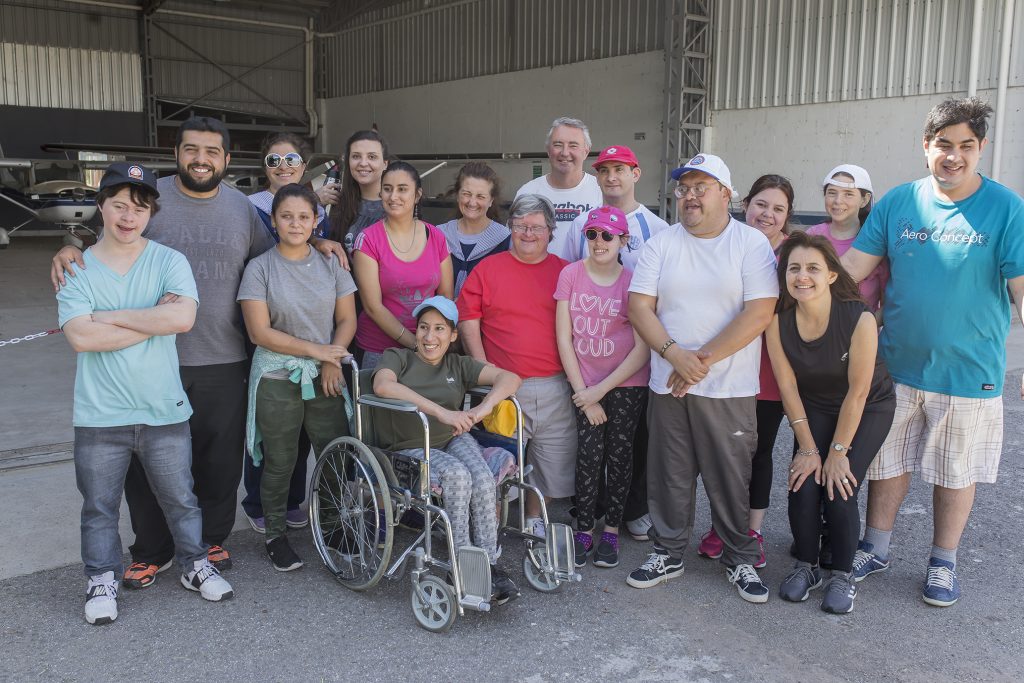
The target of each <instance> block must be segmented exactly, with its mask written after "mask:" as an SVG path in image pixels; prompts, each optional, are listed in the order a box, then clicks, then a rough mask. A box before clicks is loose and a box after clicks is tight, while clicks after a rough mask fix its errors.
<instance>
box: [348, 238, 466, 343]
mask: <svg viewBox="0 0 1024 683" xmlns="http://www.w3.org/2000/svg"><path fill="white" fill-rule="evenodd" d="M424 225H425V226H426V228H427V245H426V246H425V247H424V248H423V253H421V254H420V256H419V258H418V259H416V260H415V261H403V260H401V259H399V258H398V257H397V256H395V253H394V252H393V251H392V250H391V245H390V244H389V243H388V235H387V232H386V231H385V230H384V223H383V222H381V221H378V222H376V223H374V224H373V225H371V226H370V227H368V228H366V230H364V231H363V232H361V233H359V236H358V237H356V242H355V246H354V247H353V248H354V250H355V251H361V252H363V253H364V254H366V255H367V256H369V257H370V258H372V259H373V260H374V261H376V262H377V267H378V269H379V278H380V292H381V297H382V300H383V303H384V308H386V309H388V310H389V311H390V312H391V315H393V316H395V318H397V319H398V321H399V322H400V323H402V324H403V325H405V328H406V329H407V330H409V331H410V332H412V333H413V334H415V332H416V319H415V318H413V315H412V311H413V309H414V308H416V306H418V305H419V304H420V303H421V302H422V301H423V300H424V299H427V298H430V297H432V296H434V295H435V294H437V286H438V285H439V284H440V283H441V264H442V263H443V262H444V260H445V259H446V258H448V242H447V241H446V240H445V238H444V233H442V232H441V231H440V230H438V229H437V228H435V227H434V226H433V225H430V224H429V223H424ZM356 343H358V344H359V348H361V349H363V350H364V351H372V352H375V353H382V352H383V351H384V349H390V348H394V347H397V346H398V345H399V344H398V342H396V341H395V340H394V339H393V338H392V337H390V336H388V335H387V334H386V333H385V332H384V331H383V330H382V329H380V328H379V327H378V326H377V323H375V322H373V319H372V318H371V317H370V316H369V315H368V314H367V313H366V311H363V312H362V313H360V314H359V321H358V327H357V328H356Z"/></svg>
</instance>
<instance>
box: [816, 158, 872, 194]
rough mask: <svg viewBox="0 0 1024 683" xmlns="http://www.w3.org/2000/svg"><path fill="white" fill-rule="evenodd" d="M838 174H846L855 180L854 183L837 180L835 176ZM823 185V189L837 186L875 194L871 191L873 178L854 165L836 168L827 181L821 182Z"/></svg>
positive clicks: (826, 178)
mask: <svg viewBox="0 0 1024 683" xmlns="http://www.w3.org/2000/svg"><path fill="white" fill-rule="evenodd" d="M837 173H845V174H846V175H848V176H850V177H851V178H853V182H852V183H851V182H850V181H848V180H836V179H835V178H834V177H833V176H835V174H837ZM821 184H822V187H828V186H829V185H835V186H836V187H845V188H848V189H851V190H866V191H867V192H870V193H871V194H874V193H875V191H874V190H872V189H871V176H869V175H868V172H867V171H865V170H864V169H863V168H861V167H860V166H854V165H853V164H840V165H839V166H836V167H835V168H833V169H832V170H831V171H829V172H828V175H826V176H825V179H824V180H822V181H821Z"/></svg>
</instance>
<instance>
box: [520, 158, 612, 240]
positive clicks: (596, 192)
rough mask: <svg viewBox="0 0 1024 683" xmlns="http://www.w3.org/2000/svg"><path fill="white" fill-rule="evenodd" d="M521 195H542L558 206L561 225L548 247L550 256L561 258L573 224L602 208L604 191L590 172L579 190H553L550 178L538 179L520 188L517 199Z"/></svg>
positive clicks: (556, 229)
mask: <svg viewBox="0 0 1024 683" xmlns="http://www.w3.org/2000/svg"><path fill="white" fill-rule="evenodd" d="M521 194H539V195H541V196H543V197H547V198H548V199H550V200H551V203H552V204H554V205H555V221H557V223H558V226H557V227H556V228H555V234H554V235H553V236H552V237H551V243H550V244H548V253H549V254H554V255H555V256H559V255H560V254H561V253H562V249H563V248H564V244H565V240H566V236H567V235H568V234H569V232H570V231H571V230H572V222H573V221H574V220H576V217H577V216H580V215H583V216H585V215H586V214H587V212H588V211H590V210H591V209H596V208H597V207H599V206H601V203H602V198H601V188H600V187H598V185H597V178H595V177H594V176H592V175H590V174H589V173H584V174H583V180H581V181H580V184H579V185H577V186H576V187H573V188H570V189H568V190H560V189H558V188H554V187H551V184H550V183H549V182H548V177H547V175H542V176H541V177H539V178H534V179H533V180H531V181H530V182H528V183H526V184H525V185H523V186H522V187H520V188H519V191H518V192H516V197H518V196H519V195H521Z"/></svg>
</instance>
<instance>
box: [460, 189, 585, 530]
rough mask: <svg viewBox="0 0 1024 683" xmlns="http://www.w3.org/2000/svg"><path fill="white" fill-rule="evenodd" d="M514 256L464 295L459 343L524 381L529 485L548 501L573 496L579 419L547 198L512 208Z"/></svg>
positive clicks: (488, 270) (494, 259)
mask: <svg viewBox="0 0 1024 683" xmlns="http://www.w3.org/2000/svg"><path fill="white" fill-rule="evenodd" d="M508 227H509V229H510V230H511V231H512V242H511V246H510V248H509V251H507V252H504V253H501V254H495V255H494V256H488V257H487V258H485V259H484V260H483V261H481V262H480V264H479V265H478V266H477V267H476V268H474V269H473V272H472V273H470V275H469V277H468V278H467V279H466V283H465V284H464V285H463V287H462V291H461V293H460V294H459V301H458V303H459V318H460V319H461V322H460V323H459V336H460V337H461V338H462V343H463V345H464V347H465V349H466V351H467V352H468V353H469V354H470V355H471V356H472V357H473V358H476V359H477V360H481V361H484V362H488V363H494V364H495V365H497V366H498V367H499V368H502V369H503V370H508V371H510V372H514V373H516V374H517V375H519V376H520V377H522V378H523V380H524V381H523V386H522V388H521V389H520V390H519V391H518V392H516V397H517V398H518V399H519V403H520V404H521V405H522V407H523V438H524V439H529V444H528V446H527V452H526V456H527V458H528V460H529V462H530V463H531V464H532V465H533V473H532V474H531V475H530V477H531V483H533V484H534V485H535V486H537V488H539V489H540V490H541V491H542V492H543V493H544V496H545V499H550V498H568V497H569V496H571V495H573V493H574V492H575V477H576V418H575V415H574V414H573V405H572V398H571V396H572V392H571V391H570V389H569V383H568V382H567V381H566V379H565V374H564V373H563V372H562V362H561V360H560V359H559V356H558V342H557V340H556V338H555V298H554V294H555V286H556V285H557V284H558V275H559V273H561V272H562V268H564V267H565V266H566V265H567V264H566V262H565V261H564V260H562V259H561V258H559V257H557V256H555V255H553V254H549V253H548V243H549V242H550V241H551V236H552V235H553V234H554V231H555V210H554V208H553V207H552V205H551V202H550V201H548V199H546V198H545V197H542V196H540V195H535V194H525V195H520V196H519V197H517V198H516V200H515V201H514V202H513V203H512V207H511V208H510V209H509V222H508ZM526 516H527V527H528V528H529V529H531V530H532V531H533V533H534V534H536V535H538V536H542V535H543V534H544V525H543V523H542V521H541V519H540V502H539V501H537V500H536V499H535V498H534V497H533V496H527V500H526Z"/></svg>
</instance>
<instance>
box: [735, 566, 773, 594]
mask: <svg viewBox="0 0 1024 683" xmlns="http://www.w3.org/2000/svg"><path fill="white" fill-rule="evenodd" d="M725 575H726V576H727V577H728V578H729V582H730V583H732V584H734V585H735V586H736V590H738V591H739V592H740V597H741V598H743V599H744V600H746V601H747V602H757V603H761V602H768V586H766V585H764V583H763V582H762V581H761V577H760V576H758V575H757V570H756V569H754V565H752V564H737V565H734V566H732V567H728V568H727V569H726V570H725Z"/></svg>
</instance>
